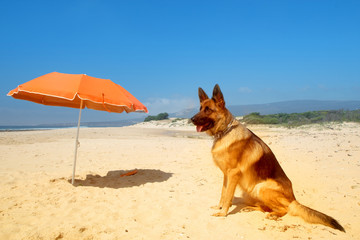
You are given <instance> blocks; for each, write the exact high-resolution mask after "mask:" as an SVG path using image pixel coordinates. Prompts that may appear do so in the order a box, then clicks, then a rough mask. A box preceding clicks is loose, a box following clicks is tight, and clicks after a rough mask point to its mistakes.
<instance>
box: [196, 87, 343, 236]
mask: <svg viewBox="0 0 360 240" xmlns="http://www.w3.org/2000/svg"><path fill="white" fill-rule="evenodd" d="M199 98H200V112H199V113H197V114H196V115H195V116H193V117H192V118H191V121H192V122H193V123H194V125H195V126H196V129H197V131H198V132H206V133H207V134H208V135H210V136H213V137H214V143H213V146H212V149H211V153H212V156H213V160H214V162H215V164H216V165H217V166H218V167H219V168H220V169H221V171H222V172H223V174H224V181H223V187H222V192H221V198H220V203H219V205H218V206H215V207H214V208H215V209H218V210H220V211H219V212H218V213H216V214H214V215H213V216H226V215H227V213H228V210H229V208H230V206H231V205H232V200H233V197H234V192H235V188H236V186H237V185H239V186H240V188H241V189H242V190H243V193H244V197H245V198H246V200H247V203H248V205H249V206H248V207H246V208H245V209H244V210H260V211H262V212H269V213H268V214H267V216H266V217H267V218H269V219H274V220H277V219H278V218H279V217H282V216H284V215H285V214H287V213H289V214H290V215H293V216H299V217H301V218H303V219H304V220H305V221H307V222H309V223H317V224H323V225H326V226H329V227H332V228H335V229H338V230H340V231H343V232H345V229H344V228H343V227H342V226H341V225H340V224H339V223H338V222H337V221H336V220H335V219H334V218H332V217H330V216H327V215H325V214H323V213H321V212H318V211H316V210H313V209H311V208H309V207H306V206H304V205H301V204H300V203H299V202H298V201H296V199H295V196H294V192H293V189H292V184H291V181H290V180H289V178H288V177H287V176H286V174H285V172H284V171H283V170H282V168H281V166H280V164H279V162H278V161H277V160H276V158H275V155H274V154H273V153H272V151H271V150H270V148H269V147H268V146H267V145H266V144H265V143H264V142H263V141H262V140H261V139H260V138H259V137H257V136H256V135H255V134H254V133H253V132H251V131H250V130H249V129H247V128H246V127H244V126H243V125H242V124H241V123H240V122H239V121H237V120H236V119H235V118H234V117H233V116H232V114H231V113H230V112H229V110H228V109H227V108H226V107H225V100H224V97H223V94H222V92H221V90H220V87H219V85H217V84H216V85H215V87H214V91H213V96H212V98H211V99H210V98H209V97H208V96H207V95H206V93H205V92H204V90H203V89H201V88H199Z"/></svg>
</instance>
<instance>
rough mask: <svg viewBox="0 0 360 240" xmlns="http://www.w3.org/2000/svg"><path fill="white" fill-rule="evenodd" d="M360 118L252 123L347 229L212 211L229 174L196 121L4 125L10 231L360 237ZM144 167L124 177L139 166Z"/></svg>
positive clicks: (312, 199)
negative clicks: (18, 128)
mask: <svg viewBox="0 0 360 240" xmlns="http://www.w3.org/2000/svg"><path fill="white" fill-rule="evenodd" d="M359 127H360V125H359V124H352V123H346V124H329V125H325V126H320V125H312V126H305V127H301V128H295V129H286V128H280V127H269V126H249V128H250V129H251V130H253V131H254V132H255V133H256V134H257V135H258V136H260V137H261V138H262V139H263V140H264V141H265V142H266V143H267V144H268V145H269V146H270V148H272V150H273V151H274V153H275V155H276V156H277V158H278V160H279V161H280V164H281V165H282V167H283V168H284V170H285V172H286V173H287V175H288V177H289V178H290V179H291V180H292V182H293V186H294V190H295V195H296V197H297V199H298V200H299V202H301V203H303V204H305V205H307V206H310V207H312V208H314V209H317V210H319V211H322V212H324V213H326V214H329V215H331V216H333V217H334V218H336V219H337V220H338V221H339V222H340V223H341V224H342V225H343V226H344V228H345V230H346V231H347V233H342V232H340V231H336V230H333V229H331V228H328V227H325V226H322V225H312V224H308V223H306V222H304V221H303V220H301V219H300V218H296V217H292V216H287V215H286V216H285V217H283V218H282V220H280V221H272V220H267V219H265V214H263V213H261V212H241V208H243V207H244V205H243V204H242V199H241V191H240V190H237V192H236V197H235V199H234V205H233V206H232V208H231V209H230V214H229V216H228V217H226V218H216V217H212V216H211V214H212V213H214V210H212V209H211V208H210V206H213V205H215V204H217V202H218V200H219V197H220V191H221V182H222V175H221V172H220V171H219V170H218V169H217V168H216V167H215V166H214V164H213V162H212V159H211V154H210V148H211V145H212V140H211V138H209V137H207V136H206V135H205V134H199V133H196V132H195V129H194V127H192V126H189V125H187V124H186V121H173V120H169V121H165V122H158V123H144V124H139V125H135V126H131V127H122V128H84V129H81V131H80V142H81V146H80V148H79V155H78V162H77V171H76V181H75V184H74V186H73V185H71V184H70V181H71V174H72V164H73V163H72V162H73V151H74V149H73V148H74V138H75V134H76V133H75V129H58V130H46V131H28V132H1V133H0V152H1V154H0V163H1V165H0V177H1V182H2V186H1V192H0V239H4V240H5V239H360V229H359V223H360V177H359V176H360V128H359ZM135 169H136V170H137V171H138V172H137V173H136V174H135V175H131V176H123V177H121V176H122V175H123V174H124V173H127V172H129V171H132V170H135Z"/></svg>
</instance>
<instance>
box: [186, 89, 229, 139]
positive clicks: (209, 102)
mask: <svg viewBox="0 0 360 240" xmlns="http://www.w3.org/2000/svg"><path fill="white" fill-rule="evenodd" d="M199 99H200V111H199V113H197V114H196V115H195V116H193V117H192V118H191V121H192V122H193V124H194V125H195V126H196V130H197V131H198V132H205V131H206V133H207V134H209V135H211V136H213V135H215V134H216V133H218V132H221V131H224V130H225V129H226V128H227V125H228V124H229V122H231V120H232V115H231V113H230V112H229V110H227V109H226V107H225V100H224V96H223V94H222V92H221V90H220V87H219V85H218V84H216V85H215V87H214V90H213V96H212V98H209V97H208V95H207V94H206V93H205V92H204V90H202V88H199Z"/></svg>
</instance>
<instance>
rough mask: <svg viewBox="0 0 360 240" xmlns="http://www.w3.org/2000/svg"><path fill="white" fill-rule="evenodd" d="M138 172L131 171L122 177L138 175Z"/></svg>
mask: <svg viewBox="0 0 360 240" xmlns="http://www.w3.org/2000/svg"><path fill="white" fill-rule="evenodd" d="M137 172H138V170H134V171H130V172H127V173H124V174H121V175H120V177H127V176H131V175H135V174H137Z"/></svg>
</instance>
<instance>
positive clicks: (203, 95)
mask: <svg viewBox="0 0 360 240" xmlns="http://www.w3.org/2000/svg"><path fill="white" fill-rule="evenodd" d="M199 99H200V102H203V101H205V100H206V99H209V97H208V95H207V94H206V93H205V92H204V90H202V88H200V87H199Z"/></svg>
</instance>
